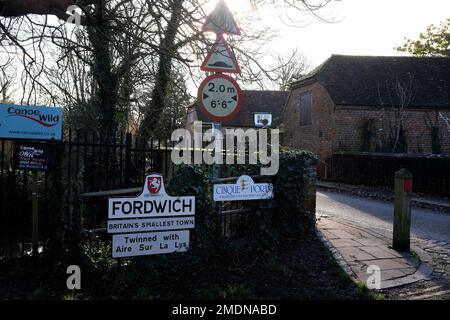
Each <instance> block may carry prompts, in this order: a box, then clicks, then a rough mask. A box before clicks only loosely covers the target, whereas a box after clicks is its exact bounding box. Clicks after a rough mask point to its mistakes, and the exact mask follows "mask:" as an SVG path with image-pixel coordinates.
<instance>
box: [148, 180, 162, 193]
mask: <svg viewBox="0 0 450 320" xmlns="http://www.w3.org/2000/svg"><path fill="white" fill-rule="evenodd" d="M161 186H162V179H161V177H148V178H147V188H148V191H150V193H151V194H157V193H158V192H159V190H161Z"/></svg>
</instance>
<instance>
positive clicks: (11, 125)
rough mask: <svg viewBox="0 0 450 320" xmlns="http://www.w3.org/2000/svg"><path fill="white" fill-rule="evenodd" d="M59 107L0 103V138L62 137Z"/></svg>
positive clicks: (37, 138)
mask: <svg viewBox="0 0 450 320" xmlns="http://www.w3.org/2000/svg"><path fill="white" fill-rule="evenodd" d="M62 116H63V110H62V109H61V108H50V107H34V106H16V105H5V104H0V138H6V139H29V140H52V139H54V140H61V139H62V120H63V119H62Z"/></svg>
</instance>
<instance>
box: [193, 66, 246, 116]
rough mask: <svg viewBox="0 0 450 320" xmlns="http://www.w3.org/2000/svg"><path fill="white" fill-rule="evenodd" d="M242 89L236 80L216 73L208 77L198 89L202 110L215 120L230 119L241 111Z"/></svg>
mask: <svg viewBox="0 0 450 320" xmlns="http://www.w3.org/2000/svg"><path fill="white" fill-rule="evenodd" d="M242 101H243V97H242V90H241V88H240V87H239V85H238V83H237V82H236V80H234V79H233V78H231V77H229V76H227V75H224V74H215V75H212V76H209V77H208V78H206V79H205V80H204V81H203V82H202V84H201V85H200V88H199V89H198V103H199V105H200V109H201V111H202V112H203V113H204V114H205V115H206V116H207V117H208V118H209V119H211V120H213V121H219V122H220V121H230V120H232V119H233V118H234V117H236V115H237V114H238V113H239V112H240V111H241V105H242Z"/></svg>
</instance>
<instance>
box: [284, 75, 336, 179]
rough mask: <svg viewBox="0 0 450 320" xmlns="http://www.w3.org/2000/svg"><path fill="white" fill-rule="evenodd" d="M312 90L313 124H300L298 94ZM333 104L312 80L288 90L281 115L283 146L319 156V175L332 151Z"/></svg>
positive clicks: (321, 88)
mask: <svg viewBox="0 0 450 320" xmlns="http://www.w3.org/2000/svg"><path fill="white" fill-rule="evenodd" d="M307 91H311V92H312V126H304V127H302V126H300V96H301V95H302V94H303V93H304V92H307ZM334 117H335V114H334V104H333V101H332V100H331V98H330V96H329V95H328V93H327V92H326V90H325V89H324V88H323V87H322V86H321V85H320V84H318V83H313V84H311V85H309V86H305V87H302V88H299V89H294V90H292V92H291V95H290V97H289V100H288V102H287V104H286V108H285V112H284V114H283V124H284V127H285V132H284V133H283V135H282V145H283V146H287V147H290V148H295V149H301V150H307V151H311V152H313V153H314V154H316V155H317V156H318V157H319V164H318V169H319V175H322V174H323V173H324V172H325V170H326V159H327V158H328V157H329V156H330V155H331V154H332V150H333V147H334V144H335V141H336V136H337V128H336V126H335V121H334Z"/></svg>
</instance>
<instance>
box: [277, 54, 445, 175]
mask: <svg viewBox="0 0 450 320" xmlns="http://www.w3.org/2000/svg"><path fill="white" fill-rule="evenodd" d="M444 118H450V59H449V58H428V57H420V58H419V57H362V56H342V55H333V56H331V58H329V59H328V60H327V61H325V62H324V63H323V64H322V65H321V66H319V67H318V68H317V69H316V70H314V71H313V72H312V73H310V74H309V75H307V76H305V77H304V78H302V79H300V80H299V81H297V82H295V83H293V84H292V86H291V94H290V96H289V99H288V102H287V104H286V106H285V110H284V113H283V124H284V128H285V132H284V134H283V137H282V141H283V145H284V146H288V147H292V148H299V149H304V150H309V151H312V152H314V153H315V154H317V155H318V156H319V158H320V165H319V175H321V176H324V175H325V174H326V168H327V161H328V159H329V158H330V156H331V155H332V154H335V153H339V152H343V151H344V152H361V151H363V152H389V153H393V152H396V153H399V152H401V153H406V152H407V153H416V154H432V153H435V154H436V153H441V154H447V155H449V154H450V131H449V130H450V127H449V126H448V124H447V123H446V121H445V119H444Z"/></svg>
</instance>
